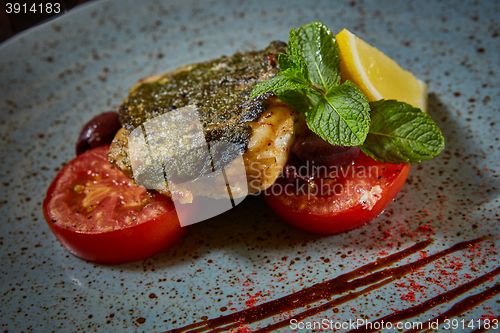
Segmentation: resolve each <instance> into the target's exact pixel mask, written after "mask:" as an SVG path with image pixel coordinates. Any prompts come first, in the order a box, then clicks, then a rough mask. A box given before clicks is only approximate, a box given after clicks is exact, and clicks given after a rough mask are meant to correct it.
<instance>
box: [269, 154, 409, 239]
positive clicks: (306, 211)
mask: <svg viewBox="0 0 500 333" xmlns="http://www.w3.org/2000/svg"><path fill="white" fill-rule="evenodd" d="M409 171H410V164H390V163H382V162H377V161H375V160H374V159H372V158H371V157H369V156H367V155H365V154H363V153H360V155H359V157H358V158H356V159H355V160H354V162H353V164H352V165H349V166H347V167H343V168H341V169H336V168H334V169H330V170H329V171H328V173H325V176H323V177H320V178H318V179H315V180H314V181H313V182H312V183H311V184H300V183H289V182H288V181H287V180H286V179H285V178H280V179H278V181H277V182H276V183H275V184H274V185H273V186H272V187H271V188H269V189H267V190H266V191H264V192H263V196H264V199H265V200H266V202H267V203H268V205H269V206H270V207H271V208H272V209H273V210H274V212H275V213H276V214H277V215H279V216H280V217H281V218H282V219H283V220H284V221H285V222H288V223H289V224H291V225H293V226H295V227H297V228H299V229H302V230H305V231H308V232H311V233H317V234H336V233H341V232H344V231H347V230H351V229H355V228H358V227H360V226H362V225H364V224H366V223H367V222H368V221H370V220H373V219H374V218H376V217H377V216H378V215H380V213H382V211H383V210H384V209H385V208H386V207H387V206H388V205H389V204H390V203H391V202H392V201H393V200H394V198H395V197H396V195H397V194H398V193H399V191H400V190H401V188H402V186H403V184H404V182H405V180H406V177H407V176H408V173H409Z"/></svg>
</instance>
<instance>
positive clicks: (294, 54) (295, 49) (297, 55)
mask: <svg viewBox="0 0 500 333" xmlns="http://www.w3.org/2000/svg"><path fill="white" fill-rule="evenodd" d="M289 38H290V40H289V41H288V44H287V46H286V53H287V54H288V56H289V59H291V60H292V61H293V62H294V63H295V64H296V65H297V67H298V68H299V69H300V70H301V72H302V74H303V75H304V77H305V78H306V79H307V80H309V70H308V66H307V64H306V61H305V59H304V57H303V56H302V52H301V50H300V48H299V45H298V44H297V37H296V33H295V29H292V30H290V34H289ZM278 61H279V57H278ZM279 64H280V67H281V62H280V63H279ZM286 65H289V64H288V63H287V64H285V66H286Z"/></svg>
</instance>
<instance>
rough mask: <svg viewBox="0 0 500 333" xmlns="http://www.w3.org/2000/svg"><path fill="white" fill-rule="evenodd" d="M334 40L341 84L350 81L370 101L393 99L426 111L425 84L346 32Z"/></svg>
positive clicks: (342, 32) (343, 31)
mask: <svg viewBox="0 0 500 333" xmlns="http://www.w3.org/2000/svg"><path fill="white" fill-rule="evenodd" d="M335 38H336V40H337V43H338V46H339V55H340V71H341V78H342V82H343V81H345V80H350V81H351V82H353V83H354V84H355V85H356V86H357V87H358V88H359V89H360V90H361V91H362V92H363V93H364V94H365V95H366V97H367V98H368V100H369V101H377V100H379V99H395V100H397V101H401V102H406V103H408V104H411V105H413V106H414V107H418V108H420V109H421V110H422V111H424V112H426V111H427V85H426V84H425V83H424V82H422V81H421V80H419V79H417V78H416V77H415V76H414V75H413V74H412V73H410V72H408V71H406V70H404V69H402V68H401V66H399V65H398V64H397V63H396V62H395V61H394V60H392V59H391V58H389V57H388V56H386V55H385V54H384V53H382V52H381V51H379V50H378V49H376V48H375V47H373V46H371V45H369V44H367V43H366V42H364V41H363V40H362V39H360V38H358V37H356V36H355V35H353V34H352V33H351V32H349V31H348V30H346V29H344V30H342V31H341V32H339V33H338V34H337V36H335Z"/></svg>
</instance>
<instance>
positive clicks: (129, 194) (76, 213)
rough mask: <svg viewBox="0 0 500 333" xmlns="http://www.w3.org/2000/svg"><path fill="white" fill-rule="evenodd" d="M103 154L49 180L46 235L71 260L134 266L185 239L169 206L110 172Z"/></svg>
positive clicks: (86, 156) (104, 150) (89, 155)
mask: <svg viewBox="0 0 500 333" xmlns="http://www.w3.org/2000/svg"><path fill="white" fill-rule="evenodd" d="M108 150H109V145H107V146H102V147H98V148H94V149H91V150H89V151H87V152H85V153H83V154H81V155H79V156H78V157H77V158H75V159H74V160H72V161H71V162H70V163H68V164H67V165H66V166H65V167H64V168H63V169H62V170H61V171H60V172H59V173H58V175H57V176H56V178H55V179H54V180H53V182H52V184H51V185H50V187H49V189H48V190H47V196H46V198H45V200H44V202H43V211H44V215H45V219H46V221H47V224H48V225H49V227H50V229H51V231H52V232H53V233H54V235H55V236H56V237H57V239H58V240H59V241H60V242H61V243H62V244H63V245H64V247H66V248H67V249H68V250H69V251H70V252H71V253H73V254H74V255H76V256H78V257H81V258H83V259H87V260H90V261H95V262H101V263H124V262H130V261H135V260H140V259H143V258H146V257H148V256H151V255H153V254H155V253H158V252H161V251H163V250H165V249H167V248H168V247H170V246H171V245H173V244H174V243H176V242H177V241H178V240H179V239H180V238H181V237H182V236H183V235H184V234H185V233H186V229H185V228H183V227H181V226H180V223H179V218H178V216H177V212H176V210H175V207H174V204H173V203H172V201H171V200H170V198H168V197H165V196H162V195H159V194H150V193H148V192H147V191H146V190H145V189H144V188H143V187H139V186H137V185H135V184H134V183H133V181H132V180H131V179H129V178H128V177H126V176H125V175H124V174H123V173H122V172H121V171H120V170H118V169H116V168H114V167H113V166H112V165H111V164H110V163H109V162H108V160H107V154H108ZM186 212H187V210H186Z"/></svg>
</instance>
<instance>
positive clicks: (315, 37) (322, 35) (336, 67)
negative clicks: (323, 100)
mask: <svg viewBox="0 0 500 333" xmlns="http://www.w3.org/2000/svg"><path fill="white" fill-rule="evenodd" d="M296 38H297V41H296V43H297V44H298V48H299V49H300V53H301V54H302V56H303V59H305V63H306V64H307V68H308V72H309V76H310V79H311V80H312V82H313V84H314V85H316V86H317V87H319V88H320V89H321V90H323V91H324V92H326V93H327V92H329V91H330V90H331V89H332V88H334V87H337V86H338V85H339V84H340V56H339V48H338V46H337V42H336V41H335V38H334V35H333V33H332V31H331V30H330V29H329V28H328V27H327V26H326V25H324V24H323V23H321V22H311V23H309V24H306V25H303V26H302V27H300V28H299V29H298V30H297V33H296ZM287 52H288V50H287Z"/></svg>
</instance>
